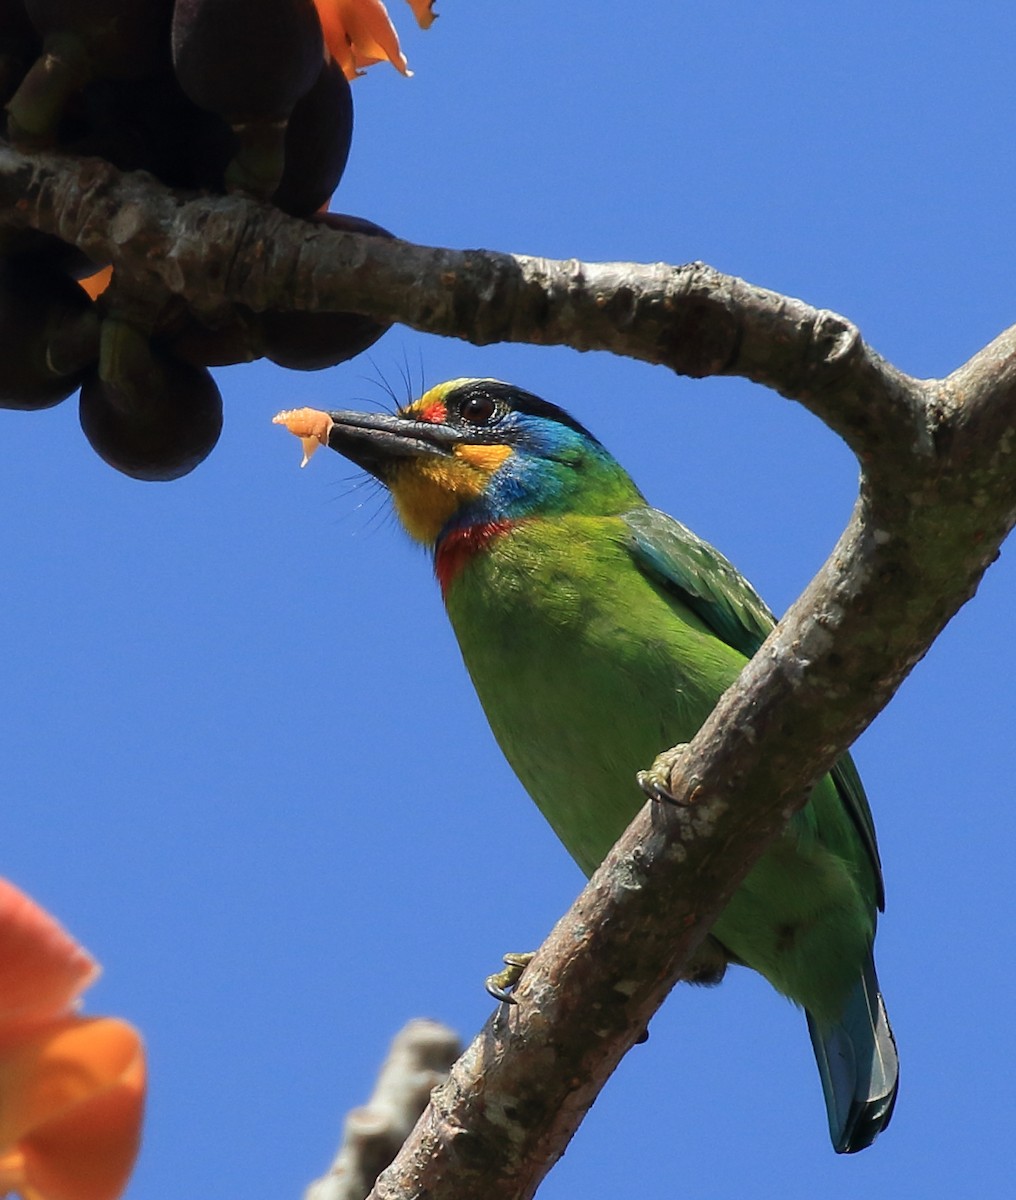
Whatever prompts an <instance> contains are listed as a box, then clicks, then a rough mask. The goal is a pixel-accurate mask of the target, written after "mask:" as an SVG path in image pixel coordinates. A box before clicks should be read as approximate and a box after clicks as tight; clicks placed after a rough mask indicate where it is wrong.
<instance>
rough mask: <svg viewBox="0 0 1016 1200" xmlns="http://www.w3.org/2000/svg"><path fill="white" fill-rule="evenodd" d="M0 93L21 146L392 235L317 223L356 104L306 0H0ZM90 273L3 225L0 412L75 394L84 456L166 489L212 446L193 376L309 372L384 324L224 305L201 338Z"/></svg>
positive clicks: (216, 425)
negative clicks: (163, 483) (103, 287)
mask: <svg viewBox="0 0 1016 1200" xmlns="http://www.w3.org/2000/svg"><path fill="white" fill-rule="evenodd" d="M0 100H2V101H3V102H4V103H5V105H6V111H7V137H8V139H9V140H10V141H11V142H12V143H13V144H15V145H16V146H18V147H20V148H22V149H24V150H26V151H31V150H34V149H40V148H56V149H61V150H65V151H67V152H68V153H72V154H78V155H92V156H97V157H100V158H104V159H106V160H107V161H109V162H111V163H112V164H113V165H114V166H116V167H118V168H120V169H121V170H127V171H134V170H143V171H147V172H150V173H151V174H152V175H154V176H156V177H157V178H158V179H160V180H161V181H162V182H163V183H164V184H166V185H167V186H169V187H172V188H177V189H188V190H206V191H207V190H210V191H242V192H246V193H249V194H251V195H253V196H255V197H257V198H259V199H262V200H265V201H268V202H270V203H272V204H274V205H276V206H277V207H278V208H281V209H282V210H283V211H284V212H286V213H288V214H290V215H291V216H294V217H302V218H306V219H311V220H315V221H320V222H323V223H325V224H327V225H329V226H331V227H333V228H337V229H343V230H349V231H353V232H357V233H367V234H373V235H377V236H383V237H391V236H392V235H391V234H390V233H388V232H387V231H386V230H383V229H381V228H380V227H379V226H377V225H374V224H373V223H371V222H369V221H364V220H362V219H360V218H355V217H342V216H339V215H337V214H333V213H324V212H321V211H320V210H321V209H323V208H324V207H325V206H326V205H327V203H328V201H329V199H330V198H331V195H332V193H333V192H334V190H335V188H336V187H337V185H338V183H339V180H340V179H341V177H342V173H343V170H344V169H345V165H346V159H347V157H348V154H349V146H350V140H351V137H352V129H353V106H352V99H351V97H350V89H349V83H348V81H347V79H346V76H345V74H344V73H343V71H342V69H341V68H340V67H339V66H338V64H337V63H335V62H334V61H332V59H331V58H330V56H329V54H328V51H327V50H326V48H325V46H324V43H323V39H322V32H321V23H320V19H319V17H318V12H317V8H316V7H315V3H314V0H0ZM100 265H101V264H95V263H92V262H90V261H88V260H87V259H86V258H84V256H83V255H82V254H81V253H80V252H79V251H78V250H77V249H76V248H75V247H73V246H68V245H65V244H64V243H63V242H61V241H59V240H58V239H57V238H54V237H50V236H48V235H45V234H40V233H37V232H35V231H33V230H18V231H15V230H11V229H3V228H0V407H3V408H16V409H41V408H48V407H50V406H51V405H54V404H57V403H59V402H60V401H61V400H64V399H66V398H67V397H68V396H70V395H72V394H73V393H74V392H75V391H78V389H80V417H81V426H82V429H83V430H84V432H85V435H86V437H87V438H88V440H89V442H90V443H91V445H92V447H93V448H94V449H95V450H96V452H97V453H98V454H99V455H100V456H101V457H102V458H103V459H104V460H105V461H106V462H108V463H109V464H110V465H111V466H114V467H116V468H117V469H118V470H121V471H123V472H124V473H126V474H128V475H131V476H133V477H135V478H137V479H176V478H179V477H180V476H181V475H185V474H186V473H187V472H188V471H191V470H193V468H194V467H195V466H197V464H198V463H199V462H201V460H202V459H203V458H205V456H206V455H207V454H208V453H209V452H210V451H211V449H212V447H213V446H214V445H215V442H216V440H217V438H218V436H219V431H220V429H221V426H222V401H221V398H220V396H219V391H218V388H217V387H216V385H215V383H214V381H213V379H212V377H211V375H210V374H209V372H208V369H207V368H208V367H210V366H225V365H228V364H231V363H236V362H249V361H251V360H253V359H256V358H261V357H267V358H269V359H271V360H272V361H274V362H276V363H279V364H280V365H282V366H286V367H291V368H294V369H296V370H308V371H313V370H318V369H320V368H322V367H326V366H333V365H335V364H336V363H339V362H344V361H345V360H346V359H349V358H352V357H353V356H354V355H356V354H359V353H360V352H361V351H363V350H365V349H366V348H367V347H368V346H370V345H371V344H372V343H373V342H375V341H376V340H377V339H378V338H379V337H380V336H381V334H382V333H384V331H385V329H387V325H382V324H379V323H378V322H376V321H373V320H370V319H369V318H366V317H362V316H358V315H356V314H353V313H303V314H301V313H284V312H277V313H273V312H269V313H255V312H254V311H253V310H249V309H244V308H243V307H242V306H238V307H237V308H236V310H235V311H233V312H232V313H230V315H229V317H228V319H223V320H222V321H221V322H220V323H219V324H218V325H216V326H215V327H208V326H207V325H205V324H202V323H200V322H199V321H198V320H197V319H196V318H195V317H194V316H192V315H190V314H187V315H185V316H184V315H181V314H180V313H175V314H173V315H167V316H166V317H165V319H164V320H162V321H160V323H159V324H158V325H157V326H156V327H155V328H151V329H146V330H144V331H142V330H140V329H138V328H136V327H134V326H133V325H131V324H130V323H129V322H128V321H127V320H126V319H125V318H124V317H123V316H122V315H121V314H119V313H118V312H117V311H116V305H115V300H112V299H110V298H109V296H108V295H99V296H98V299H95V298H94V294H95V290H96V289H95V287H94V286H91V287H90V288H89V290H86V288H85V287H83V286H81V285H79V284H78V283H77V282H75V280H76V279H83V278H84V277H86V276H94V273H95V272H96V271H97V269H98V267H99V266H100ZM89 291H91V293H92V294H89ZM110 295H112V293H110Z"/></svg>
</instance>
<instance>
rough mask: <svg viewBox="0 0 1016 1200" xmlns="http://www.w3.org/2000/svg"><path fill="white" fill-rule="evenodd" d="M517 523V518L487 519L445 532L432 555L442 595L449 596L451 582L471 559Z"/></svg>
mask: <svg viewBox="0 0 1016 1200" xmlns="http://www.w3.org/2000/svg"><path fill="white" fill-rule="evenodd" d="M517 524H518V522H517V521H487V522H486V523H485V524H483V525H466V526H464V527H463V528H462V529H453V530H452V531H451V532H450V533H446V534H445V536H444V537H443V538H442V539H441V541H440V542H439V543H438V546H437V550H436V552H435V554H434V574H435V575H436V576H437V581H438V583H439V584H440V585H441V595H442V596H447V595H448V589H449V588H450V587H451V585H452V581H453V580H454V579H455V577H456V576H457V575H458V574H459V572H460V571H461V570H462V568H463V567H464V566H465V565H466V563H468V562H469V560H470V559H471V558H473V557H474V556H475V555H477V554H480V553H481V552H482V551H484V550H486V548H487V547H488V546H489V545H490V543H491V542H492V541H494V539H495V538H499V537H501V536H502V535H503V534H506V533H508V532H509V531H510V530H511V529H512V527H513V526H514V525H517Z"/></svg>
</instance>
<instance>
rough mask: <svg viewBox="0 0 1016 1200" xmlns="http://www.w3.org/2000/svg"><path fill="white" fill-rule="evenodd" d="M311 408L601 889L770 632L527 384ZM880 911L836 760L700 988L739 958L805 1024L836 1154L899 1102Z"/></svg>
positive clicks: (735, 590) (729, 923) (712, 946)
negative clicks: (658, 765)
mask: <svg viewBox="0 0 1016 1200" xmlns="http://www.w3.org/2000/svg"><path fill="white" fill-rule="evenodd" d="M290 415H292V414H290ZM318 415H319V416H320V417H322V418H323V420H324V421H325V424H324V425H322V426H321V427H320V428H319V429H318V430H317V433H318V437H319V440H321V441H327V444H328V445H329V446H330V447H331V448H332V449H334V450H337V451H338V452H339V453H340V454H343V455H344V456H345V457H347V458H349V459H350V460H352V461H353V462H354V463H356V464H357V465H359V466H360V467H362V468H364V469H365V470H367V471H369V472H370V473H371V474H372V475H374V476H376V478H378V479H379V480H380V481H381V482H382V483H383V484H384V485H385V486H386V487H387V488H388V489H389V491H390V492H391V495H392V499H393V501H394V504H395V508H396V511H397V513H398V515H399V517H400V519H401V521H402V523H403V525H404V526H405V527H406V529H407V531H408V532H409V534H410V535H411V536H412V537H413V538H415V539H416V540H417V541H420V542H422V543H424V544H425V545H426V546H428V547H430V548H431V549H432V551H433V555H434V567H435V573H436V575H437V578H438V581H439V583H440V586H441V591H442V593H443V596H444V601H445V605H446V607H447V610H448V616H449V617H450V619H451V622H452V626H453V628H454V630H455V634H456V636H457V638H458V642H459V646H460V648H461V651H462V657H463V659H464V660H465V664H466V667H467V668H468V670H469V674H470V676H471V677H472V680H473V684H474V685H475V687H476V691H477V694H478V695H479V697H480V702H481V704H482V705H483V708H484V711H485V712H486V715H487V719H488V720H489V722H490V726H491V729H492V730H493V732H494V736H495V737H496V738H497V740H498V742H499V744H500V746H501V749H502V750H503V751H504V754H505V756H506V757H507V759H508V761H509V763H511V765H512V767H513V769H514V770H515V773H516V774H517V775H518V777H519V779H520V780H521V781H522V784H523V786H524V787H525V788H526V790H527V791H528V792H529V794H530V795H531V796H532V798H533V799H534V800H535V801H536V803H537V805H538V806H539V808H540V811H541V812H542V813H543V815H544V816H545V817H546V818H547V820H548V821H549V822H550V824H551V826H552V827H553V828H554V831H555V832H556V833H557V835H558V837H559V838H560V839H561V841H562V842H564V844H565V846H566V847H567V848H568V850H569V852H570V853H571V854H572V856H573V857H574V858H575V860H576V861H577V863H578V864H579V866H580V867H581V868H582V870H583V871H585V872H586V874H587V875H588V874H591V873H592V872H593V871H594V870H595V869H596V867H597V866H598V865H599V863H600V862H601V861H602V859H603V858H604V856H605V855H606V854H607V852H608V851H609V849H610V848H611V846H612V845H613V844H614V842H615V841H616V840H617V838H618V837H619V836H620V834H621V833H622V832H623V830H624V829H625V827H626V826H627V825H628V824H629V822H630V821H631V819H632V818H633V817H634V815H635V813H636V812H637V811H638V809H639V807H640V806H641V804H642V803H643V801H644V797H643V795H642V792H641V791H640V788H639V785H638V783H637V782H636V776H637V774H638V772H639V769H640V768H641V767H644V766H645V765H646V764H647V763H650V762H652V761H653V759H654V757H655V756H656V755H657V754H658V753H659V752H660V751H661V749H662V748H663V747H666V746H670V745H673V744H675V743H683V742H687V741H689V740H690V739H691V738H692V737H693V735H694V734H695V733H696V731H697V730H698V729H699V727H700V726H701V725H702V723H703V721H704V720H705V719H706V717H707V716H708V715H709V713H710V711H711V710H712V709H713V707H714V705H715V704H716V701H717V700H718V699H719V697H720V695H721V694H722V693H723V692H724V691H725V690H726V688H727V687H728V686H729V685H730V684H731V683H732V682H733V681H734V680H735V679H736V678H737V675H738V674H739V672H740V671H741V669H742V667H743V666H744V665H745V663H746V662H747V660H748V658H750V656H751V655H752V654H754V653H755V651H756V650H757V649H758V647H759V646H760V645H761V644H762V642H763V640H764V639H765V637H766V636H767V634H768V633H769V631H770V630H771V629H772V627H773V625H774V624H775V618H774V617H773V615H772V613H771V612H770V611H769V609H768V608H767V607H766V605H765V604H764V603H763V601H762V600H761V599H760V597H759V596H758V594H757V593H756V592H755V590H754V589H753V588H752V587H751V585H750V584H749V583H748V582H747V581H746V580H745V579H744V578H743V577H742V576H741V575H740V574H739V573H738V572H737V570H736V569H735V568H734V567H733V566H732V565H731V564H730V563H729V562H728V561H727V559H725V558H724V557H723V556H722V555H721V554H720V553H719V552H718V551H716V550H715V549H713V547H712V546H710V545H708V544H707V543H706V542H703V541H702V540H701V539H699V538H698V537H696V536H695V534H693V533H692V532H691V531H690V530H688V529H686V528H685V526H683V525H681V524H680V523H679V522H677V521H675V520H674V519H673V518H671V517H668V516H667V515H666V514H665V513H662V512H660V511H658V510H657V509H653V508H650V507H648V506H647V505H646V502H645V500H644V498H643V497H642V495H641V493H640V492H639V490H638V488H637V487H636V486H635V484H634V483H633V482H632V480H631V478H630V477H629V475H628V474H627V472H626V471H625V470H624V469H623V468H622V467H621V466H620V465H619V464H618V463H617V462H616V460H615V459H614V458H613V457H611V455H610V454H609V453H608V452H607V451H606V450H605V449H604V447H603V446H602V445H601V444H600V443H599V442H598V441H597V440H596V438H594V437H593V436H592V434H590V433H589V432H588V431H587V430H586V429H584V428H583V427H582V425H580V424H579V423H578V422H577V421H575V420H574V419H573V418H572V417H570V416H569V415H568V414H567V413H565V412H564V411H562V410H561V409H559V408H557V407H556V406H555V405H552V404H549V403H547V402H546V401H545V400H541V399H539V398H538V397H537V396H534V395H532V394H530V393H528V392H525V391H522V390H521V389H520V388H517V387H513V386H511V385H509V384H506V383H500V382H498V381H496V380H491V379H455V380H451V381H450V382H448V383H443V384H440V385H439V386H438V387H435V388H432V389H431V390H430V391H428V392H427V393H426V394H425V395H424V396H422V397H421V398H420V399H419V400H417V401H415V402H414V403H412V404H410V405H408V406H406V407H405V408H403V409H401V410H400V411H399V412H398V413H397V414H395V415H389V414H366V413H356V412H334V413H330V414H328V417H327V418H325V417H324V415H323V414H318ZM283 416H287V414H283ZM329 418H330V420H329ZM278 419H280V420H282V419H283V418H282V417H280V418H278ZM286 423H289V422H286ZM290 428H293V431H294V432H299V430H297V429H295V428H294V426H293V424H292V423H290ZM305 445H307V442H306V441H305ZM882 904H883V891H882V876H881V866H880V863H879V856H878V850H877V847H876V843H875V830H874V825H873V822H872V817H871V811H870V809H869V807H868V802H867V799H866V797H865V794H864V789H863V787H862V785H861V781H860V778H859V777H858V774H857V771H856V770H855V769H854V766H853V763H852V762H851V760H850V758H849V756H844V757H843V758H842V759H840V761H839V762H838V763H837V764H836V766H835V768H834V769H833V770H832V771H831V772H830V773H829V774H828V775H826V776H825V777H824V778H823V779H822V780H821V781H820V782H819V783H818V784H817V785H816V787H815V789H814V791H813V792H812V794H811V797H810V799H809V802H808V804H807V805H806V806H805V807H804V808H803V809H802V810H801V811H800V812H798V813H797V814H796V815H795V816H794V817H793V818H792V819H791V821H790V823H789V825H788V826H787V828H786V830H785V831H784V833H783V834H782V835H781V836H780V837H779V839H778V840H777V841H776V842H775V843H774V844H773V845H772V846H771V848H770V849H769V850H767V852H766V853H765V855H764V856H763V858H762V859H761V860H760V861H759V862H758V864H757V865H756V866H755V867H754V868H753V870H752V871H751V873H750V874H749V875H748V876H747V878H746V879H745V881H744V882H743V883H742V885H741V887H740V888H739V889H738V891H737V892H736V893H735V895H734V897H733V898H732V900H731V901H730V903H729V904H728V906H727V907H726V909H725V910H724V911H723V913H722V915H721V916H720V918H719V919H718V920H717V922H716V924H715V925H714V927H713V930H712V933H711V937H710V939H709V940H708V945H707V946H706V947H705V949H704V957H703V961H702V964H701V966H700V968H699V976H700V978H701V979H702V980H703V981H705V980H710V979H711V980H715V979H718V977H719V976H720V975H721V974H722V972H723V969H724V968H725V966H726V964H727V963H728V962H729V963H740V964H744V965H747V966H749V967H751V968H752V969H754V970H756V971H758V972H759V973H760V974H762V975H764V976H765V978H766V979H768V980H769V982H770V983H771V984H772V985H773V987H775V988H776V989H777V991H779V992H782V993H783V994H784V995H785V996H789V997H790V999H791V1000H793V1001H794V1002H795V1003H797V1004H799V1005H800V1006H801V1007H802V1008H803V1009H804V1010H805V1013H806V1015H807V1020H808V1030H809V1032H810V1034H811V1040H812V1045H813V1047H814V1051H815V1057H816V1059H817V1062H818V1069H819V1073H820V1075H821V1078H822V1089H823V1093H824V1096H825V1103H826V1110H827V1114H828V1119H829V1130H830V1135H831V1138H832V1143H833V1146H834V1147H835V1149H836V1150H837V1151H838V1152H839V1153H852V1152H854V1151H857V1150H862V1149H864V1148H865V1147H866V1146H869V1145H870V1144H871V1143H872V1142H873V1141H874V1139H875V1138H876V1137H877V1135H878V1134H879V1133H880V1132H881V1130H882V1129H884V1128H885V1127H886V1125H887V1124H888V1123H889V1118H890V1116H891V1114H892V1110H893V1104H894V1102H895V1099H896V1091H897V1081H898V1075H899V1068H898V1059H897V1056H896V1047H895V1043H894V1041H893V1035H892V1031H891V1029H890V1027H889V1021H888V1018H887V1016H886V1011H885V1005H884V1003H883V1001H882V996H881V994H880V992H879V986H878V981H877V979H876V976H875V964H874V960H873V957H872V944H873V941H874V936H875V924H876V916H877V912H876V910H877V909H881V908H882Z"/></svg>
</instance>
